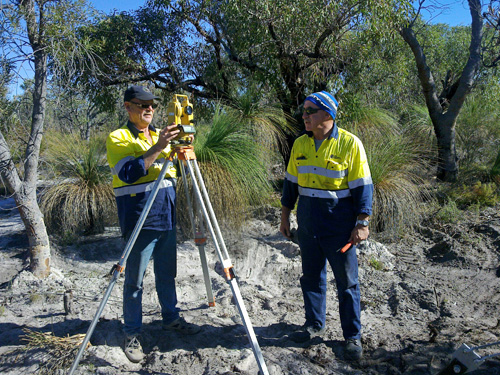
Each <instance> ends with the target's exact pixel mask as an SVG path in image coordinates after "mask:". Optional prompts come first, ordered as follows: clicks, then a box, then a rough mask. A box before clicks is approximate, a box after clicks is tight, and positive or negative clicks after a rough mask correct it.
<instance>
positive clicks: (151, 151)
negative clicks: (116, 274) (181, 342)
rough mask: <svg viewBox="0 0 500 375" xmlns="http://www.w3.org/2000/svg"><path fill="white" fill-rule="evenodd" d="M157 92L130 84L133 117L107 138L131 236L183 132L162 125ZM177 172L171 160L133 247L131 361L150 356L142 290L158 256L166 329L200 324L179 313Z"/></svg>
mask: <svg viewBox="0 0 500 375" xmlns="http://www.w3.org/2000/svg"><path fill="white" fill-rule="evenodd" d="M155 99H158V97H157V96H155V95H153V94H152V93H151V92H149V91H148V90H147V89H146V88H145V87H143V86H137V85H134V86H130V87H129V88H128V89H127V90H126V91H125V95H124V106H125V109H126V110H127V113H128V116H129V120H128V123H127V124H125V125H124V126H122V127H121V128H120V129H117V130H115V131H113V132H111V134H109V136H108V138H107V140H106V147H107V154H108V163H109V166H110V167H111V172H112V174H113V190H114V193H115V197H116V204H117V206H118V218H119V220H120V228H121V231H122V235H123V236H124V238H125V239H127V240H128V238H129V237H130V235H131V234H132V231H133V230H134V228H135V225H136V223H137V220H138V219H139V216H140V215H141V213H142V211H143V209H144V206H145V204H146V202H147V200H148V198H149V195H150V193H151V190H152V187H153V184H154V183H155V181H156V179H157V178H158V176H159V174H160V171H161V170H162V167H163V164H164V163H165V162H168V161H167V159H168V156H169V155H170V152H171V147H170V141H171V140H173V139H174V138H175V137H177V135H178V134H179V130H178V129H177V126H176V125H175V124H171V125H168V126H166V127H165V128H164V129H162V130H157V129H155V127H154V126H153V125H151V121H152V120H153V115H154V111H155V108H156V103H155ZM176 177H177V172H176V168H175V166H174V165H173V164H172V163H170V167H169V168H168V170H167V173H166V175H165V179H164V180H163V181H162V182H161V184H160V188H159V190H158V193H157V195H156V197H155V201H154V205H153V206H152V207H151V210H150V211H149V214H148V216H147V217H146V220H145V221H144V224H143V226H142V229H141V232H140V233H139V236H138V237H137V240H136V241H135V244H134V246H133V248H132V250H131V251H130V255H129V257H128V259H127V263H126V267H125V282H124V285H123V321H124V327H123V331H124V333H125V343H124V351H125V355H126V356H127V358H128V359H129V360H130V361H131V362H140V361H142V359H143V358H144V353H143V351H142V346H141V339H140V333H141V327H142V291H143V279H144V274H145V272H146V267H147V265H148V263H149V260H150V258H151V257H153V259H154V272H155V284H156V292H157V294H158V300H159V302H160V305H161V314H162V318H163V325H162V327H163V329H165V330H171V331H176V332H179V333H181V334H187V335H189V334H195V333H197V332H199V331H200V327H198V326H196V325H193V324H190V323H187V322H186V321H185V320H184V319H183V318H181V317H180V316H179V311H178V309H177V307H176V305H177V295H176V290H175V277H176V274H177V261H176V257H177V249H176V233H175V185H176Z"/></svg>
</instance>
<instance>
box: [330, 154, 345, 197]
mask: <svg viewBox="0 0 500 375" xmlns="http://www.w3.org/2000/svg"><path fill="white" fill-rule="evenodd" d="M325 169H326V171H325V178H326V181H325V182H326V185H327V186H328V188H329V189H334V190H338V189H347V188H348V186H347V175H348V164H347V162H346V161H345V160H341V159H332V158H329V159H326V168H325Z"/></svg>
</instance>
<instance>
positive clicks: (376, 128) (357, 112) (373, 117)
mask: <svg viewBox="0 0 500 375" xmlns="http://www.w3.org/2000/svg"><path fill="white" fill-rule="evenodd" d="M338 122H339V123H340V124H342V125H344V124H345V129H346V130H349V131H350V132H352V133H354V134H358V135H359V136H360V137H361V138H364V135H365V134H366V136H367V137H372V138H377V137H379V136H383V135H384V134H387V133H391V134H397V133H398V131H399V129H398V128H399V124H398V121H397V119H395V118H394V115H393V114H392V113H391V112H389V111H386V110H384V109H383V108H380V107H377V106H374V105H370V104H366V103H363V102H362V101H361V100H360V99H359V97H358V96H356V95H352V94H347V95H345V96H344V97H343V98H342V101H341V105H339V118H338Z"/></svg>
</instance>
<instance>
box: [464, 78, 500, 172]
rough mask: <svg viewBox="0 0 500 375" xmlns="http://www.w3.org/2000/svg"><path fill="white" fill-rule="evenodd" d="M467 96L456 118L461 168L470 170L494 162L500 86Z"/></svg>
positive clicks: (488, 166) (499, 110)
mask: <svg viewBox="0 0 500 375" xmlns="http://www.w3.org/2000/svg"><path fill="white" fill-rule="evenodd" d="M496 86H499V85H498V84H497V85H495V86H494V88H492V89H491V90H489V91H485V92H481V93H479V94H474V95H470V96H469V97H468V98H467V101H466V102H465V104H464V107H463V109H462V112H461V114H460V116H459V118H458V119H457V137H456V140H457V153H458V156H459V158H460V160H459V162H460V168H461V169H462V168H463V169H466V170H467V172H468V173H470V171H471V170H473V169H475V168H477V167H481V166H487V169H489V168H490V167H491V166H492V165H493V163H494V161H495V157H496V155H497V152H498V147H499V145H500V143H499V139H500V126H498V123H499V122H500V97H499V94H500V87H498V88H496Z"/></svg>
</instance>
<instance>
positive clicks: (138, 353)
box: [123, 335, 144, 363]
mask: <svg viewBox="0 0 500 375" xmlns="http://www.w3.org/2000/svg"><path fill="white" fill-rule="evenodd" d="M123 351H124V352H125V355H126V356H127V358H128V359H129V361H130V362H134V363H139V362H140V361H142V360H143V358H144V353H143V351H142V346H141V342H140V341H139V336H138V335H133V336H127V337H125V344H124V348H123Z"/></svg>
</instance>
